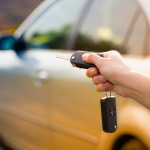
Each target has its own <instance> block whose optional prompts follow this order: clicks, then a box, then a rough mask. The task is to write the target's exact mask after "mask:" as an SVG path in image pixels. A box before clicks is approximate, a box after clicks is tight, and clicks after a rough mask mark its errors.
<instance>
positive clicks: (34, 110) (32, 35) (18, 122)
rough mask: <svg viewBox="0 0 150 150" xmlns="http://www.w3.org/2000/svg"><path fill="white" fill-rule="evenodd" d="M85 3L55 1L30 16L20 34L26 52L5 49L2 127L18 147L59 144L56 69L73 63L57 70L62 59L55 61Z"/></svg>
mask: <svg viewBox="0 0 150 150" xmlns="http://www.w3.org/2000/svg"><path fill="white" fill-rule="evenodd" d="M85 4H86V1H85V0H82V1H75V0H74V1H69V0H57V1H54V2H53V3H52V4H51V5H50V6H49V7H46V9H45V10H44V11H43V12H41V14H40V15H39V16H37V17H36V19H34V20H32V21H31V20H30V21H29V23H30V24H28V28H27V29H26V31H24V32H23V33H22V34H21V36H20V37H19V39H17V40H18V41H19V40H20V41H23V42H24V43H25V45H26V47H27V50H26V51H24V49H20V51H19V50H18V51H16V52H15V51H13V50H9V51H1V52H0V53H1V55H0V57H1V63H0V78H1V81H0V89H1V91H0V93H1V96H0V112H1V113H0V120H1V121H0V132H1V135H2V137H3V138H4V139H5V140H6V142H7V143H10V145H12V146H13V147H14V148H15V149H26V148H27V149H35V150H37V149H39V150H41V149H48V150H49V149H55V135H54V131H55V130H54V129H55V128H56V126H55V123H53V122H54V120H53V117H54V115H53V112H54V111H53V109H55V108H53V99H52V97H53V93H51V92H52V91H51V89H52V88H54V87H53V84H52V83H53V78H54V77H55V75H54V71H56V70H59V69H61V70H63V66H65V67H64V69H65V68H66V67H67V66H69V64H67V63H66V64H65V63H64V65H61V67H62V68H60V67H59V69H58V66H59V65H58V63H59V62H60V64H62V63H61V61H56V54H57V53H59V54H60V53H61V52H62V53H63V48H64V45H65V40H66V37H67V35H68V34H69V32H70V29H71V27H72V25H73V24H74V22H75V20H76V19H77V17H78V15H79V14H80V11H81V10H82V7H84V5H85ZM26 25H27V22H26ZM22 30H24V29H22ZM20 32H21V31H20ZM16 47H17V45H16ZM54 48H55V51H54V50H53V49H54ZM56 49H61V50H59V51H56ZM22 50H23V51H22ZM55 94H56V93H55ZM58 94H59V90H58V91H57V94H56V96H57V95H58Z"/></svg>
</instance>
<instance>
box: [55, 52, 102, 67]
mask: <svg viewBox="0 0 150 150" xmlns="http://www.w3.org/2000/svg"><path fill="white" fill-rule="evenodd" d="M85 53H88V54H90V53H89V52H83V51H77V52H75V53H74V54H73V55H72V56H71V57H70V58H65V57H61V56H56V57H57V58H61V59H65V60H70V63H71V64H72V66H73V67H78V68H84V69H88V68H91V67H96V66H95V65H94V64H89V63H86V62H85V61H83V60H82V55H83V54H85ZM97 55H99V56H100V57H103V54H97Z"/></svg>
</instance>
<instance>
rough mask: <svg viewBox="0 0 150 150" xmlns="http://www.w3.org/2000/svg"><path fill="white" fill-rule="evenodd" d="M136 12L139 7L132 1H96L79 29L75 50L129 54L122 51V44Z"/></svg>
mask: <svg viewBox="0 0 150 150" xmlns="http://www.w3.org/2000/svg"><path fill="white" fill-rule="evenodd" d="M136 10H137V5H135V2H133V1H131V0H112V1H110V0H95V1H94V3H93V5H92V6H91V9H90V10H89V12H88V14H87V16H86V18H85V20H84V21H83V23H82V25H81V27H80V28H79V31H78V35H77V38H76V41H75V44H74V46H73V49H74V50H78V49H80V50H89V51H98V52H103V51H108V50H112V49H116V50H118V51H120V52H121V53H127V52H129V51H126V50H124V51H121V44H122V43H123V41H124V37H125V35H126V32H127V30H128V28H129V26H130V22H131V20H132V18H133V16H134V14H135V12H136Z"/></svg>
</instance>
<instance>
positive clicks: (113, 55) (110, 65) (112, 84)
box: [82, 51, 133, 97]
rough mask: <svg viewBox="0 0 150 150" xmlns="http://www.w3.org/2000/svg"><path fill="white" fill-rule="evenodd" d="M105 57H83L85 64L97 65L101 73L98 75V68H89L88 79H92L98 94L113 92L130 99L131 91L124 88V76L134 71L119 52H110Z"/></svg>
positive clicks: (94, 55) (93, 55)
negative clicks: (107, 91)
mask: <svg viewBox="0 0 150 150" xmlns="http://www.w3.org/2000/svg"><path fill="white" fill-rule="evenodd" d="M103 55H104V57H103V58H101V57H99V56H98V55H96V54H84V55H83V56H82V59H83V60H84V61H85V62H87V63H92V64H95V65H96V67H97V68H98V69H99V72H100V73H101V75H98V71H97V69H96V68H89V69H88V70H87V71H86V75H87V77H89V78H92V81H93V83H94V84H95V88H96V91H98V92H104V91H106V90H112V91H113V92H115V93H117V94H119V95H121V96H124V97H128V96H129V93H130V90H129V89H128V88H126V87H125V86H124V82H123V80H124V79H123V75H124V74H128V73H129V72H131V71H133V69H132V68H130V67H129V66H127V65H126V64H125V62H124V60H123V58H122V57H121V55H120V54H119V53H118V52H117V51H108V52H105V53H103ZM127 82H128V81H127Z"/></svg>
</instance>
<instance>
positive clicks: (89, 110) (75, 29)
mask: <svg viewBox="0 0 150 150" xmlns="http://www.w3.org/2000/svg"><path fill="white" fill-rule="evenodd" d="M20 11H21V10H20ZM0 49H1V51H0V139H1V140H0V143H1V148H3V149H8V147H10V148H12V149H17V150H133V149H135V150H149V149H150V111H149V110H148V109H146V108H144V107H143V106H141V105H140V104H139V103H137V102H135V101H134V100H132V99H127V98H123V97H120V96H118V95H116V94H115V93H112V95H115V96H116V102H117V114H118V116H117V119H118V129H117V131H116V132H115V133H111V134H108V133H105V132H103V130H102V122H101V110H100V102H99V100H100V99H101V98H102V97H104V96H105V94H106V93H98V92H96V91H95V88H94V85H93V84H92V82H91V80H90V79H88V78H87V77H86V75H85V71H86V70H85V69H78V68H75V67H72V65H71V64H70V62H69V61H65V60H62V59H58V58H56V56H57V55H60V56H62V57H69V56H71V54H73V53H74V52H75V51H77V50H82V51H90V52H96V53H100V52H104V51H108V50H111V49H115V50H118V51H119V52H120V53H121V54H122V56H123V57H124V59H125V61H126V62H127V63H128V65H130V66H131V67H133V68H135V69H136V70H137V71H139V72H142V73H145V74H147V75H150V69H149V68H150V58H149V54H150V1H149V0H45V1H43V2H42V4H41V5H40V6H39V7H38V8H37V9H36V10H35V11H34V12H33V13H32V14H31V15H30V16H29V17H28V18H27V19H26V20H25V21H24V23H23V24H22V25H21V26H20V27H19V28H18V29H17V30H16V32H15V34H14V36H7V37H6V36H5V37H1V38H0ZM139 88H140V85H139Z"/></svg>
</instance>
